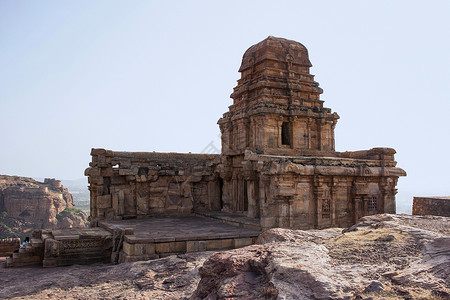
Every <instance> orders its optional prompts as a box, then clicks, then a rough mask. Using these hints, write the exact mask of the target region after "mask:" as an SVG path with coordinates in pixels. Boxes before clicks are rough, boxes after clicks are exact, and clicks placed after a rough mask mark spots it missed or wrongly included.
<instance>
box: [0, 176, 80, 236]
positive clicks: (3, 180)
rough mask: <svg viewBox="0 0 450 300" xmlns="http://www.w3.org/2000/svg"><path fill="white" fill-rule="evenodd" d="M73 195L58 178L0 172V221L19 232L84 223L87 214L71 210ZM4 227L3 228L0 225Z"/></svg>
mask: <svg viewBox="0 0 450 300" xmlns="http://www.w3.org/2000/svg"><path fill="white" fill-rule="evenodd" d="M73 206H74V203H73V197H72V195H71V194H70V193H69V191H68V189H66V188H64V187H63V186H62V185H61V181H59V180H56V179H50V178H46V179H45V180H44V182H39V181H37V180H34V179H32V178H27V177H18V176H8V175H0V212H3V213H2V215H1V223H2V224H4V225H6V226H7V227H8V228H10V229H11V230H10V231H11V234H13V235H15V236H21V235H25V234H27V233H28V235H31V232H32V231H33V230H34V229H37V228H51V229H56V228H62V227H66V228H67V227H84V226H86V222H87V214H86V213H84V212H80V211H76V210H73V209H72V210H71V208H73ZM4 230H5V229H4Z"/></svg>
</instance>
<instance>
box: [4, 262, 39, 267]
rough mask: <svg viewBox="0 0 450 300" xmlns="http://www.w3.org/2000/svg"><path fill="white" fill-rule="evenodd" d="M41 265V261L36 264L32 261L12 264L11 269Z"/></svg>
mask: <svg viewBox="0 0 450 300" xmlns="http://www.w3.org/2000/svg"><path fill="white" fill-rule="evenodd" d="M41 265H42V263H41V261H38V262H35V261H32V262H14V263H13V264H12V265H11V267H14V268H16V267H33V266H41ZM8 268H9V266H8Z"/></svg>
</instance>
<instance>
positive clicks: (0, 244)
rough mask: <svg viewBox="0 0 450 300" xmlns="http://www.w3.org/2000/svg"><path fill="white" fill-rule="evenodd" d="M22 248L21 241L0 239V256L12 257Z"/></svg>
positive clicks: (17, 239)
mask: <svg viewBox="0 0 450 300" xmlns="http://www.w3.org/2000/svg"><path fill="white" fill-rule="evenodd" d="M19 248H20V239H19V238H13V239H0V256H10V255H11V254H13V252H14V251H15V250H18V249H19Z"/></svg>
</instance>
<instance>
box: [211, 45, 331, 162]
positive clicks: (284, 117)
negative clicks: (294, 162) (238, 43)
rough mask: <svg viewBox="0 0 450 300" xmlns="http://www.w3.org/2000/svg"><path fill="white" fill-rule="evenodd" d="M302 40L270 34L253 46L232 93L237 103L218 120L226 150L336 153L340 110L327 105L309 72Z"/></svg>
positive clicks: (291, 153) (305, 153)
mask: <svg viewBox="0 0 450 300" xmlns="http://www.w3.org/2000/svg"><path fill="white" fill-rule="evenodd" d="M311 66H312V65H311V62H310V61H309V58H308V50H307V49H306V48H305V46H303V45H302V44H300V43H298V42H295V41H291V40H287V39H282V38H275V37H272V36H269V37H268V38H266V39H265V40H263V41H262V42H260V43H258V44H256V45H254V46H252V47H250V48H249V49H248V50H247V51H246V52H245V54H244V56H243V58H242V64H241V67H240V68H239V72H241V78H240V79H239V80H238V85H237V86H236V87H235V88H234V92H233V93H232V94H231V98H232V99H233V104H232V105H231V106H230V107H229V111H228V112H226V113H225V114H224V115H223V117H222V118H221V119H220V120H219V121H218V124H219V126H220V130H221V133H222V154H225V155H233V156H234V155H240V154H243V153H244V151H245V150H246V149H251V150H256V151H257V152H258V153H263V154H275V155H316V156H317V155H329V154H332V153H334V150H335V148H334V127H335V125H336V122H337V120H338V119H339V116H338V115H337V114H336V113H331V110H330V109H329V108H325V107H323V101H322V100H320V94H322V89H321V88H320V87H319V84H318V83H317V82H315V81H314V75H311V74H310V73H309V69H310V67H311Z"/></svg>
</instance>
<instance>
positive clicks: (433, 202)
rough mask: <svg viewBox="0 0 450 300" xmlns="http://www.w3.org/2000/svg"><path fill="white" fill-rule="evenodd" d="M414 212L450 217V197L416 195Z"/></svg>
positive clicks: (416, 213) (414, 213)
mask: <svg viewBox="0 0 450 300" xmlns="http://www.w3.org/2000/svg"><path fill="white" fill-rule="evenodd" d="M412 214H413V215H417V216H425V215H433V216H443V217H450V197H414V198H413V208H412Z"/></svg>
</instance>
